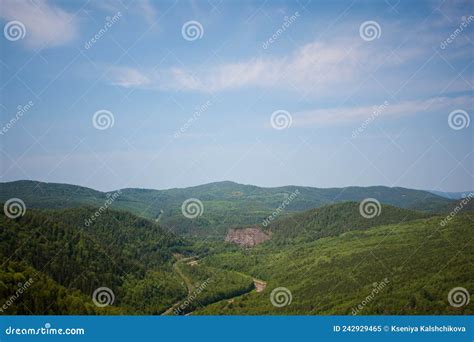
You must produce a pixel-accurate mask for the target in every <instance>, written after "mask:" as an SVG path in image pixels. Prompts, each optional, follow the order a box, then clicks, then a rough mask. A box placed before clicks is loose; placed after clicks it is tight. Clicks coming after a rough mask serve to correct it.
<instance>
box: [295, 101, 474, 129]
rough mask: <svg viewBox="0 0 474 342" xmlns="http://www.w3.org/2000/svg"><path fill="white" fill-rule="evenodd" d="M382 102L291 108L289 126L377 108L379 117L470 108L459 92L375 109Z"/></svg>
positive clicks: (347, 118) (348, 118)
mask: <svg viewBox="0 0 474 342" xmlns="http://www.w3.org/2000/svg"><path fill="white" fill-rule="evenodd" d="M382 105H383V104H382V103H379V104H377V105H375V106H358V107H342V108H341V107H336V108H324V109H315V110H308V111H300V112H295V113H292V117H293V126H295V127H297V126H312V125H334V124H343V123H351V122H359V121H363V120H365V119H367V118H369V117H371V116H373V115H374V112H377V113H378V114H377V116H379V117H381V118H387V117H393V118H396V117H400V116H406V115H416V114H422V113H433V112H440V111H443V112H446V113H447V114H449V113H450V112H451V111H452V110H454V109H458V108H461V109H462V108H470V107H471V105H472V98H470V97H468V96H460V97H454V98H451V97H434V98H429V99H425V100H411V101H402V102H398V103H390V101H387V104H386V105H385V106H383V108H380V109H378V107H379V106H382ZM447 114H446V115H447Z"/></svg>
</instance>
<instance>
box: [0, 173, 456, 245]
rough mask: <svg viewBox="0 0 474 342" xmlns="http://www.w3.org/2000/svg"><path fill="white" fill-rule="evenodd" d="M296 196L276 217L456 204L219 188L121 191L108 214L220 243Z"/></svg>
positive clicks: (422, 194) (0, 192)
mask: <svg viewBox="0 0 474 342" xmlns="http://www.w3.org/2000/svg"><path fill="white" fill-rule="evenodd" d="M295 193H296V195H295V196H294V197H293V198H292V200H291V201H289V203H288V204H287V205H285V208H284V210H283V211H282V212H281V214H280V215H286V214H288V213H293V212H302V211H305V210H309V209H313V208H316V207H321V206H324V205H327V204H332V203H338V202H346V201H356V202H359V201H361V200H363V199H365V198H369V197H373V198H376V199H377V200H379V201H380V202H381V203H383V204H388V205H393V206H397V207H400V208H406V209H415V210H420V211H424V212H446V211H449V208H451V207H452V206H453V205H454V204H455V201H452V200H449V199H446V198H443V197H440V196H437V195H435V194H432V193H430V192H426V191H420V190H411V189H405V188H389V187H383V186H373V187H346V188H329V189H319V188H312V187H301V186H285V187H277V188H262V187H257V186H252V185H242V184H237V183H233V182H218V183H210V184H205V185H200V186H196V187H189V188H184V189H169V190H148V189H122V190H120V194H119V195H118V196H117V198H116V199H115V201H113V203H112V205H111V208H114V209H121V210H127V211H129V212H132V213H134V214H135V215H138V216H141V217H145V218H149V219H153V220H155V219H158V218H159V219H160V223H161V224H162V226H164V227H165V228H168V229H170V230H172V231H174V232H176V233H179V234H186V235H191V236H201V237H202V236H205V237H219V238H220V237H221V236H223V235H224V234H225V232H226V231H227V229H228V228H229V227H239V226H245V225H254V224H258V223H262V222H263V220H264V219H265V218H267V217H268V216H269V215H271V214H272V212H274V211H275V210H276V209H277V208H278V207H279V206H281V205H282V204H283V203H284V201H285V200H287V199H288V197H289V196H291V194H295ZM112 194H113V192H110V193H104V192H99V191H95V190H92V189H88V188H84V187H79V186H73V185H66V184H55V183H42V182H35V181H16V182H9V183H0V201H6V200H8V199H10V198H14V197H16V198H21V199H22V200H23V201H25V203H26V206H27V207H28V208H74V207H79V206H84V205H90V206H96V207H99V206H102V205H103V204H104V202H105V201H106V199H107V198H108V197H107V196H111V195H112ZM189 198H197V199H199V200H200V201H201V202H202V203H203V208H204V211H203V214H202V215H201V216H200V217H198V218H196V219H192V220H191V219H188V218H186V217H184V216H183V215H182V213H181V205H182V203H183V202H184V201H185V200H187V199H189Z"/></svg>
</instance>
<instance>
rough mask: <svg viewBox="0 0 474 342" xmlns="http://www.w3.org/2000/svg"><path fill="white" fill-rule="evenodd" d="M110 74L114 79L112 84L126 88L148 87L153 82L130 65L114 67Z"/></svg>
mask: <svg viewBox="0 0 474 342" xmlns="http://www.w3.org/2000/svg"><path fill="white" fill-rule="evenodd" d="M108 76H109V78H110V79H111V80H112V84H114V85H118V86H121V87H124V88H133V87H146V86H148V85H149V84H150V83H151V81H150V79H149V78H148V77H147V76H146V75H144V74H143V73H142V72H140V71H139V70H137V69H134V68H128V67H113V68H111V70H110V71H109V75H108Z"/></svg>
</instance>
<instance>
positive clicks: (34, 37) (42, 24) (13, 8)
mask: <svg viewBox="0 0 474 342" xmlns="http://www.w3.org/2000/svg"><path fill="white" fill-rule="evenodd" d="M0 8H1V10H0V17H1V18H2V19H3V20H5V21H13V20H17V21H20V22H21V23H22V24H23V25H24V26H25V28H26V35H25V38H24V39H23V41H24V43H25V45H26V46H27V47H28V48H31V49H36V48H43V47H53V46H59V45H63V44H66V43H68V42H70V41H72V40H73V39H74V38H75V37H76V36H77V33H78V25H79V23H78V20H77V19H76V17H74V15H73V14H71V13H69V12H67V11H65V10H63V9H61V8H59V7H57V6H55V5H52V4H50V3H49V2H48V1H46V0H35V1H16V0H1V2H0Z"/></svg>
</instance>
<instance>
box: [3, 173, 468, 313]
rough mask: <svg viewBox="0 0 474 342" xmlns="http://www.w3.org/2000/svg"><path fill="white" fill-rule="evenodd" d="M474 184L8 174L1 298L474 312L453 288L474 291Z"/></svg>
mask: <svg viewBox="0 0 474 342" xmlns="http://www.w3.org/2000/svg"><path fill="white" fill-rule="evenodd" d="M471 197H472V195H470V197H466V198H464V199H450V198H446V197H443V196H440V194H435V193H431V192H427V191H422V190H412V189H406V188H388V187H382V186H375V187H347V188H334V189H319V188H312V187H299V186H285V187H279V188H261V187H256V186H251V185H242V184H237V183H233V182H219V183H211V184H205V185H201V186H197V187H191V188H184V189H170V190H149V189H121V190H117V191H113V192H107V193H105V192H100V191H96V190H93V189H89V188H85V187H80V186H75V185H68V184H56V183H42V182H36V181H16V182H9V183H0V199H1V201H2V203H4V204H5V205H4V208H5V210H4V213H3V214H2V215H0V245H1V248H0V261H1V265H2V267H1V269H0V311H1V313H2V314H6V315H31V314H35V315H36V314H46V315H72V314H80V315H82V314H86V315H124V314H127V315H354V314H359V315H382V314H383V315H407V314H410V315H418V314H420V315H421V314H424V315H438V314H447V315H464V314H472V313H473V311H474V309H473V304H472V303H469V302H468V303H466V304H465V305H462V306H453V305H452V303H450V300H449V299H448V296H449V294H450V291H451V290H452V289H454V288H459V287H462V288H464V289H467V290H469V291H470V292H471V293H472V291H474V286H473V285H474V268H473V267H472V266H473V264H474V241H473V235H474V234H473V221H474V212H473V205H472V201H471ZM11 199H21V202H23V203H24V207H23V208H20V210H21V211H20V213H18V212H13V213H12V212H10V213H9V212H8V210H7V209H6V208H7V204H8V203H9V201H10V200H11ZM367 200H371V202H370V201H369V202H370V203H369V202H368V206H367V208H366V209H367V210H366V211H364V210H365V209H362V207H363V204H364V203H365V201H367ZM374 200H375V202H374ZM185 204H186V205H187V204H189V206H188V207H186V205H185ZM26 284H28V286H27V287H26ZM19 289H21V291H20V292H21V293H19ZM2 305H3V306H2Z"/></svg>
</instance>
